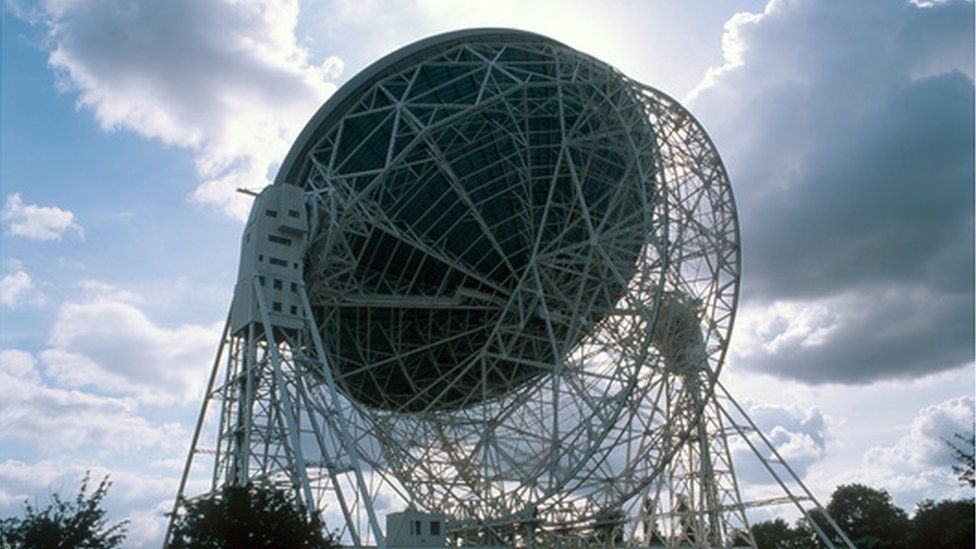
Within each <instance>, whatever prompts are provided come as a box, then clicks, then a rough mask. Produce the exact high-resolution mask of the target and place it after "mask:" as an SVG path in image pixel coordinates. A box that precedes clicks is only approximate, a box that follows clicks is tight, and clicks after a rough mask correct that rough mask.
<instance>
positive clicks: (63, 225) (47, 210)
mask: <svg viewBox="0 0 976 549" xmlns="http://www.w3.org/2000/svg"><path fill="white" fill-rule="evenodd" d="M3 222H4V225H6V228H7V234H9V235H12V236H22V237H24V238H29V239H31V240H61V236H62V235H64V233H66V232H72V233H74V234H75V235H77V236H78V238H79V239H81V240H84V239H85V231H84V230H82V228H81V225H79V224H78V223H77V222H76V221H75V214H73V213H72V212H70V211H68V210H62V209H61V208H57V207H54V206H38V205H37V204H24V201H23V199H22V198H21V197H20V193H13V194H8V195H7V202H6V204H4V206H3Z"/></svg>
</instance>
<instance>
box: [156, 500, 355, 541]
mask: <svg viewBox="0 0 976 549" xmlns="http://www.w3.org/2000/svg"><path fill="white" fill-rule="evenodd" d="M323 530H324V526H323V524H322V521H321V519H320V518H319V517H318V515H317V514H315V515H312V516H309V514H308V513H307V512H306V510H305V509H304V508H303V507H302V506H301V505H300V504H299V505H296V504H295V503H293V502H292V501H290V500H289V498H288V496H287V495H286V494H285V493H284V492H282V491H280V490H274V489H269V488H263V487H257V486H254V485H253V484H249V485H247V486H243V487H240V486H224V487H223V488H222V489H221V490H220V492H219V493H217V494H215V495H212V496H210V497H206V498H201V499H198V500H195V501H192V502H190V503H188V504H187V505H186V506H185V508H184V510H183V513H182V514H181V515H180V516H178V517H177V520H176V522H175V524H174V529H173V538H172V540H171V544H170V547H172V548H173V549H183V548H194V549H195V548H225V547H226V548H231V547H249V548H262V547H267V548H272V547H275V548H277V547H290V548H292V547H293V548H302V547H308V548H312V547H314V548H322V547H338V543H337V542H336V540H335V538H334V536H333V535H332V534H329V535H326V534H324V532H323Z"/></svg>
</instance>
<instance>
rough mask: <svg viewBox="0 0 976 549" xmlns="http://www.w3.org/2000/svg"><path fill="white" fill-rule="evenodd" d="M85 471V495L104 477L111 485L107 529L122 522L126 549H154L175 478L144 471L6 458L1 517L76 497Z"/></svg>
mask: <svg viewBox="0 0 976 549" xmlns="http://www.w3.org/2000/svg"><path fill="white" fill-rule="evenodd" d="M86 471H90V472H91V481H90V483H89V484H90V485H89V487H88V493H89V494H91V492H92V491H93V490H94V486H92V485H96V486H97V483H98V482H100V481H101V479H102V478H104V477H105V475H108V476H109V480H110V481H111V483H112V486H111V487H110V488H109V491H108V495H107V496H106V498H105V500H104V501H103V505H102V508H103V509H104V510H105V511H106V512H107V515H108V516H107V517H106V518H107V519H108V521H109V523H110V524H114V523H115V522H117V521H119V520H128V521H129V523H128V525H127V526H126V530H127V535H126V540H125V546H126V547H159V545H160V544H161V543H162V537H163V533H164V530H165V528H166V520H167V519H166V516H165V514H166V513H168V512H169V511H170V510H171V506H172V499H171V498H172V497H173V495H174V493H175V491H176V486H177V483H178V479H177V478H175V477H172V478H171V477H169V476H161V475H159V474H158V473H156V472H155V471H151V470H148V469H146V468H145V467H143V468H141V469H138V470H137V471H133V470H132V469H127V468H121V467H107V466H101V465H93V464H92V463H91V462H90V461H88V462H83V461H78V460H63V459H44V460H41V461H38V462H35V463H27V462H24V461H20V460H14V459H8V460H5V461H3V462H2V463H0V476H2V477H3V479H4V486H3V488H2V489H0V501H2V507H0V509H2V510H3V516H12V515H15V514H19V513H20V509H21V505H22V504H23V502H24V501H25V500H29V501H31V502H32V503H35V505H38V506H41V507H43V506H45V505H47V504H48V502H49V501H50V494H52V493H59V494H60V495H61V497H62V498H64V499H71V498H73V497H74V495H75V494H77V490H78V487H79V486H80V485H81V480H82V478H83V477H84V475H85V472H86Z"/></svg>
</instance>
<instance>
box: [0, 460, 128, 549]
mask: <svg viewBox="0 0 976 549" xmlns="http://www.w3.org/2000/svg"><path fill="white" fill-rule="evenodd" d="M90 481H91V474H90V472H86V473H85V478H84V480H82V481H81V488H80V489H79V490H78V495H77V496H76V497H75V499H74V501H64V500H63V499H61V496H59V495H58V494H54V495H52V496H51V500H52V501H51V504H50V505H48V506H47V507H45V508H44V509H41V510H37V509H35V508H34V506H32V505H31V504H30V502H28V501H25V502H24V517H23V518H16V517H12V518H6V519H3V520H2V521H0V545H2V546H3V547H4V548H7V547H9V548H10V549H20V548H25V549H26V548H28V547H29V548H31V549H67V548H74V547H90V548H93V549H103V548H111V547H119V546H121V545H122V541H123V540H125V525H126V524H128V521H125V520H123V521H120V522H117V523H115V524H114V525H112V526H109V525H108V522H107V521H106V520H105V510H104V509H102V508H101V504H102V500H103V499H104V498H105V495H106V494H108V489H109V488H110V487H111V486H112V483H111V482H109V480H108V476H107V475H106V476H105V478H103V479H102V481H101V482H100V483H99V484H98V488H96V489H95V491H94V492H92V494H91V495H87V492H88V483H89V482H90Z"/></svg>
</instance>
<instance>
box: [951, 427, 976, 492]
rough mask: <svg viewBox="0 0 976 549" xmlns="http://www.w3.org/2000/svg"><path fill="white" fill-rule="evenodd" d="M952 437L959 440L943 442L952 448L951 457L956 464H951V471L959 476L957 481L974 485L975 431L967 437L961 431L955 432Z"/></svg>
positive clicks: (975, 461) (975, 477)
mask: <svg viewBox="0 0 976 549" xmlns="http://www.w3.org/2000/svg"><path fill="white" fill-rule="evenodd" d="M952 438H954V439H956V440H958V441H959V442H953V441H951V440H946V441H945V443H946V444H948V445H949V447H950V448H952V454H953V457H954V458H955V460H956V464H955V465H953V466H952V472H953V473H955V474H956V476H957V477H959V482H961V483H962V484H968V485H969V486H970V487H973V486H976V448H974V446H976V433H973V434H971V435H969V436H968V437H967V436H965V435H963V434H962V433H956V434H954V435H953V436H952Z"/></svg>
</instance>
